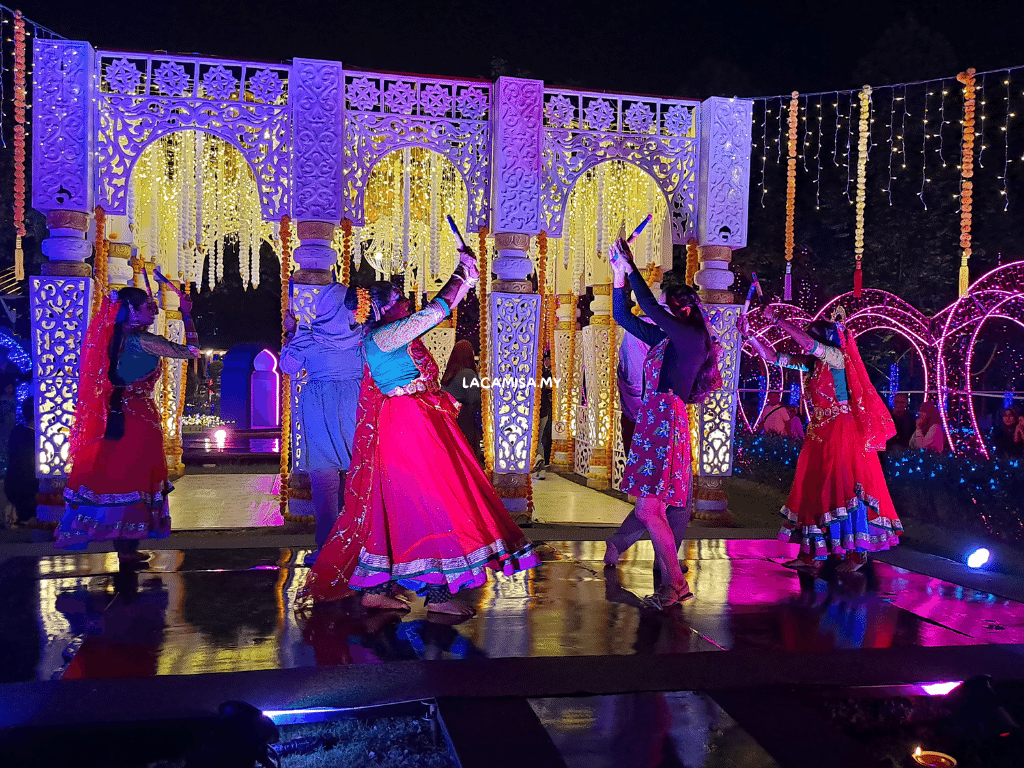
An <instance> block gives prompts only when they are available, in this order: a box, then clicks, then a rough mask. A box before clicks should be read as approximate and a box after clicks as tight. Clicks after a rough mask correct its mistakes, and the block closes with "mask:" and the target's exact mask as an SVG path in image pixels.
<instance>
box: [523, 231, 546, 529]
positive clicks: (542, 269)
mask: <svg viewBox="0 0 1024 768" xmlns="http://www.w3.org/2000/svg"><path fill="white" fill-rule="evenodd" d="M547 274H548V234H547V232H543V231H542V232H541V233H540V234H539V235H537V293H539V294H540V311H539V316H538V319H539V327H538V328H537V363H536V366H535V368H534V371H535V373H534V383H535V386H534V388H533V424H532V425H531V427H530V447H531V448H532V449H533V454H532V455H533V456H540V455H541V453H542V448H541V447H540V445H538V444H537V432H538V429H539V426H540V401H541V395H542V390H543V388H542V387H541V384H540V380H541V378H542V377H543V375H544V346H545V344H546V343H547V312H546V311H545V310H546V302H547V293H546V291H547ZM532 469H533V466H532V465H531V466H529V467H527V470H526V471H527V476H526V511H527V513H528V514H529V515H530V518H531V519H532V518H533V475H532V474H530V472H531V470H532Z"/></svg>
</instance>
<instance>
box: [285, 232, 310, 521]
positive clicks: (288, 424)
mask: <svg viewBox="0 0 1024 768" xmlns="http://www.w3.org/2000/svg"><path fill="white" fill-rule="evenodd" d="M291 223H292V220H291V217H290V216H288V215H287V214H285V215H284V216H282V217H281V230H280V237H281V322H282V324H283V323H284V319H285V317H286V316H287V315H288V312H289V310H290V309H291V295H290V294H291V292H290V291H289V290H288V288H289V283H290V282H291V276H292V250H291V247H292V246H291V240H292V230H291ZM287 342H288V337H287V335H286V334H285V333H284V329H283V325H282V330H281V346H282V347H283V346H284V345H285V344H286V343H287ZM280 399H281V491H280V503H281V516H282V517H283V518H284V519H285V521H287V522H307V521H309V520H311V519H312V518H311V517H310V516H309V515H301V516H298V515H290V514H288V472H289V464H288V462H289V454H290V452H291V442H292V441H291V437H292V385H291V376H289V375H288V374H287V373H284V372H282V373H281V398H280Z"/></svg>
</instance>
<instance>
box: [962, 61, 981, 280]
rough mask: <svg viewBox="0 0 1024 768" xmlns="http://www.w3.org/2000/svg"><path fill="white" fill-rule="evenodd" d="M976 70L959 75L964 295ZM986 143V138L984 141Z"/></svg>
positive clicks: (969, 238) (972, 171)
mask: <svg viewBox="0 0 1024 768" xmlns="http://www.w3.org/2000/svg"><path fill="white" fill-rule="evenodd" d="M974 75H975V73H974V69H968V70H967V71H966V72H961V73H960V74H959V75H957V76H956V79H957V80H958V81H959V82H960V83H962V84H963V86H964V123H963V147H962V149H961V150H960V281H959V282H960V285H959V288H960V291H959V293H960V296H966V295H967V291H968V289H969V288H970V270H969V269H968V266H967V263H968V261H970V258H971V204H972V200H973V195H974V182H973V181H972V179H973V177H974V108H975V88H974ZM982 141H984V137H983V138H982Z"/></svg>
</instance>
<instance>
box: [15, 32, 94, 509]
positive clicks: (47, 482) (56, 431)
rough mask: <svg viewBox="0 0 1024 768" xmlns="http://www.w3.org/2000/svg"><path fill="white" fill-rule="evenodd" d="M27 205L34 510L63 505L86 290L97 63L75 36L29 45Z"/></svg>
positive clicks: (86, 318)
mask: <svg viewBox="0 0 1024 768" xmlns="http://www.w3.org/2000/svg"><path fill="white" fill-rule="evenodd" d="M32 49H33V51H32V55H33V67H34V72H33V84H34V87H33V89H32V115H33V126H32V127H33V130H32V184H31V187H32V207H33V208H35V209H36V210H37V211H40V212H41V213H44V214H45V215H46V226H47V227H48V229H49V231H50V236H49V238H47V239H46V240H44V241H43V244H42V250H43V253H44V254H45V255H46V256H47V258H48V259H49V262H48V263H46V264H43V265H42V268H41V274H39V275H37V276H32V277H30V278H29V291H30V307H31V313H32V357H33V363H34V365H33V376H34V379H35V382H34V383H35V391H36V414H35V422H36V453H37V458H36V476H37V477H39V478H40V481H41V482H40V495H39V507H38V511H37V514H38V517H39V519H40V520H59V519H60V515H61V514H62V513H63V511H64V503H63V500H62V499H61V494H62V492H63V489H64V482H65V478H66V467H67V460H68V448H69V445H68V440H69V437H70V432H71V426H72V424H73V423H74V414H75V405H76V402H77V400H78V376H79V368H80V365H81V356H80V355H81V350H82V344H83V342H84V339H85V331H86V326H87V325H88V323H89V313H90V305H91V300H92V290H93V285H92V267H90V266H89V265H88V264H86V263H85V259H86V258H88V257H89V255H90V254H91V253H92V243H90V242H89V241H88V240H86V237H85V233H86V232H88V230H89V213H88V212H89V211H92V210H93V205H94V203H93V169H92V164H91V160H92V158H93V133H94V132H93V109H92V98H93V85H94V83H93V73H94V71H95V52H94V51H93V49H92V46H90V45H89V44H88V43H86V42H82V41H76V40H35V41H33V45H32Z"/></svg>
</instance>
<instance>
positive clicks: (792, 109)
mask: <svg viewBox="0 0 1024 768" xmlns="http://www.w3.org/2000/svg"><path fill="white" fill-rule="evenodd" d="M799 110H800V93H799V91H793V94H792V96H791V98H790V100H789V160H788V164H787V168H786V279H785V290H784V298H785V300H786V301H792V300H793V247H794V246H795V244H796V239H795V236H794V233H793V225H794V216H795V213H796V131H797V115H798V113H799Z"/></svg>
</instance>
